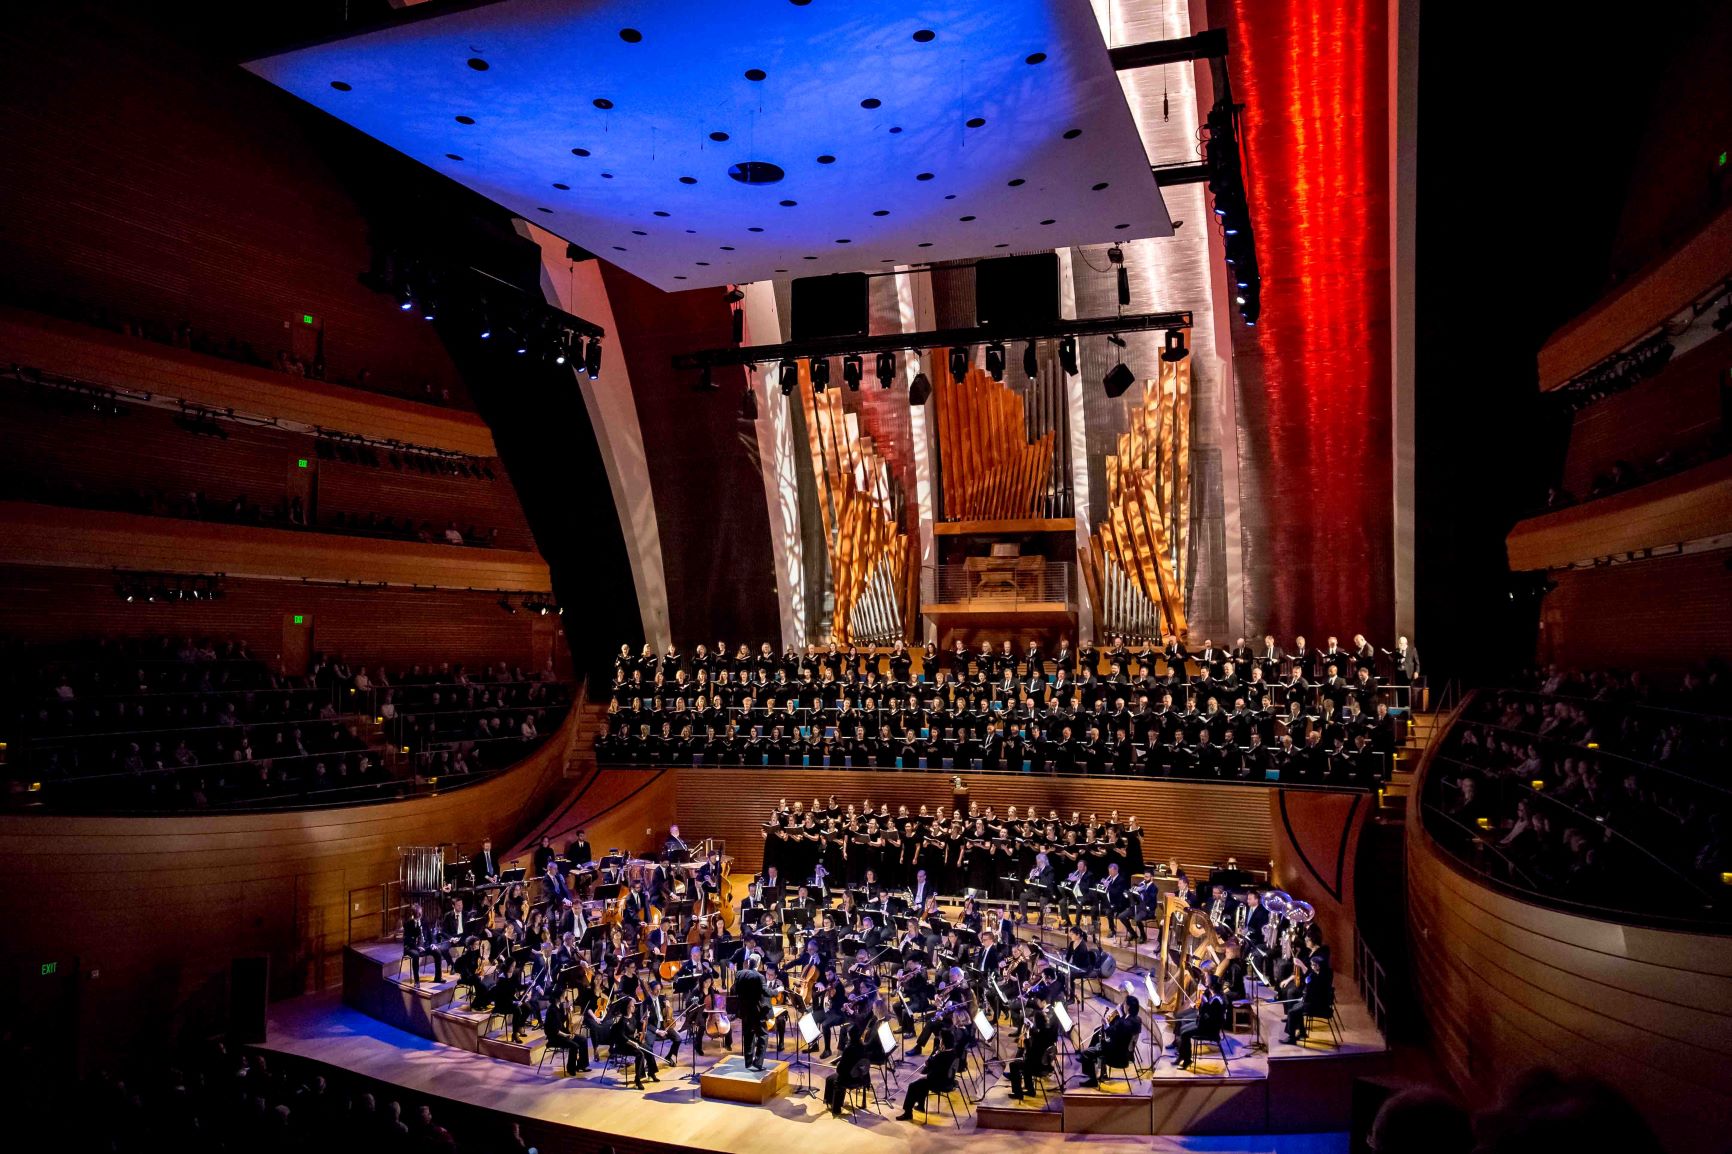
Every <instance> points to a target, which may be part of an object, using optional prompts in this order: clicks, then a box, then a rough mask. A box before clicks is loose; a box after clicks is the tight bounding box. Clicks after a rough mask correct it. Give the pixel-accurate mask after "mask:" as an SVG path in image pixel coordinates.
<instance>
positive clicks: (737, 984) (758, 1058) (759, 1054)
mask: <svg viewBox="0 0 1732 1154" xmlns="http://www.w3.org/2000/svg"><path fill="white" fill-rule="evenodd" d="M759 964H760V961H759V958H758V955H757V954H756V953H747V954H746V960H745V965H744V968H742V969H741V970H740V972H739V973H737V974H735V975H734V985H733V989H732V991H731V992H732V994H733V997H734V1004H735V1005H736V1006H737V1007H738V1008H739V1014H740V1046H741V1050H742V1052H743V1055H744V1057H745V1064H746V1068H747V1069H748V1070H762V1069H763V1068H764V1040H765V1038H764V1011H765V1003H764V975H763V974H762V973H761V972H759V969H758V966H759Z"/></svg>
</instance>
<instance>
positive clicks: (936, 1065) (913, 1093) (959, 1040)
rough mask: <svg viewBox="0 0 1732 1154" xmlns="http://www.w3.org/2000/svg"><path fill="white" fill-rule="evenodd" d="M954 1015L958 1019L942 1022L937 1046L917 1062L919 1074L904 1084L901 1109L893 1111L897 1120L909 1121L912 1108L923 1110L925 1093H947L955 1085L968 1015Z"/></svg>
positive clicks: (964, 1048)
mask: <svg viewBox="0 0 1732 1154" xmlns="http://www.w3.org/2000/svg"><path fill="white" fill-rule="evenodd" d="M958 1017H959V1018H960V1022H958V1021H957V1020H955V1019H947V1020H946V1021H945V1022H944V1023H943V1028H942V1030H941V1031H940V1033H939V1038H938V1046H937V1048H936V1049H934V1050H933V1052H932V1056H931V1057H930V1058H928V1059H926V1062H925V1064H924V1065H923V1066H921V1068H920V1077H918V1078H916V1079H914V1081H912V1082H910V1083H909V1084H908V1092H907V1093H906V1094H905V1095H903V1098H902V1113H900V1114H898V1115H896V1120H897V1121H899V1122H912V1121H913V1120H914V1111H916V1110H919V1111H920V1112H921V1113H925V1112H926V1098H927V1095H929V1094H947V1093H949V1092H950V1091H952V1090H954V1089H956V1072H957V1070H958V1068H960V1067H961V1065H962V1062H963V1060H964V1059H965V1058H966V1057H967V1056H968V1050H967V1048H966V1040H967V1036H968V1035H967V1029H968V1019H967V1016H966V1014H961V1013H959V1014H958ZM916 1053H918V1051H916Z"/></svg>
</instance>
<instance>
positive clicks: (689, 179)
mask: <svg viewBox="0 0 1732 1154" xmlns="http://www.w3.org/2000/svg"><path fill="white" fill-rule="evenodd" d="M697 182H698V178H697V177H695V176H682V177H680V183H681V184H696V183H697Z"/></svg>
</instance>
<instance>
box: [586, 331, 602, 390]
mask: <svg viewBox="0 0 1732 1154" xmlns="http://www.w3.org/2000/svg"><path fill="white" fill-rule="evenodd" d="M583 371H584V372H586V373H588V374H589V379H590V380H592V381H593V380H595V379H596V378H597V377H599V376H601V338H600V337H590V338H589V348H588V349H587V350H586V351H585V352H584V354H583Z"/></svg>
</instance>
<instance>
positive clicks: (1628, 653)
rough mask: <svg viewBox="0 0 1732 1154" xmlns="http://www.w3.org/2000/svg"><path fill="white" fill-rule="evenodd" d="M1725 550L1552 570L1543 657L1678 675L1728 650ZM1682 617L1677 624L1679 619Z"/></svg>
mask: <svg viewBox="0 0 1732 1154" xmlns="http://www.w3.org/2000/svg"><path fill="white" fill-rule="evenodd" d="M1728 562H1732V550H1725V549H1721V550H1716V551H1714V552H1707V553H1692V554H1690V555H1688V556H1683V557H1660V558H1656V559H1654V560H1651V561H1637V562H1633V563H1630V564H1625V565H1609V566H1604V567H1601V568H1595V569H1571V570H1566V571H1563V572H1558V573H1553V574H1552V575H1551V579H1552V580H1553V581H1555V582H1556V583H1557V588H1556V589H1553V590H1552V591H1551V592H1550V593H1548V594H1546V597H1545V600H1544V601H1542V602H1541V603H1540V641H1539V653H1540V657H1541V659H1542V660H1544V661H1547V662H1556V663H1558V664H1561V665H1564V666H1569V667H1574V668H1590V667H1602V668H1603V667H1608V666H1610V667H1619V668H1626V669H1647V670H1653V671H1656V672H1660V673H1682V672H1684V671H1685V670H1687V669H1690V668H1692V667H1696V666H1699V665H1700V664H1701V663H1702V662H1703V661H1704V660H1706V659H1707V658H1710V657H1721V656H1724V655H1725V654H1727V653H1732V615H1729V614H1728V613H1727V612H1726V606H1727V605H1732V569H1729V568H1728V567H1727V566H1728ZM1681 621H1687V622H1689V628H1687V629H1682V630H1680V629H1679V628H1678V623H1679V622H1681Z"/></svg>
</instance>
